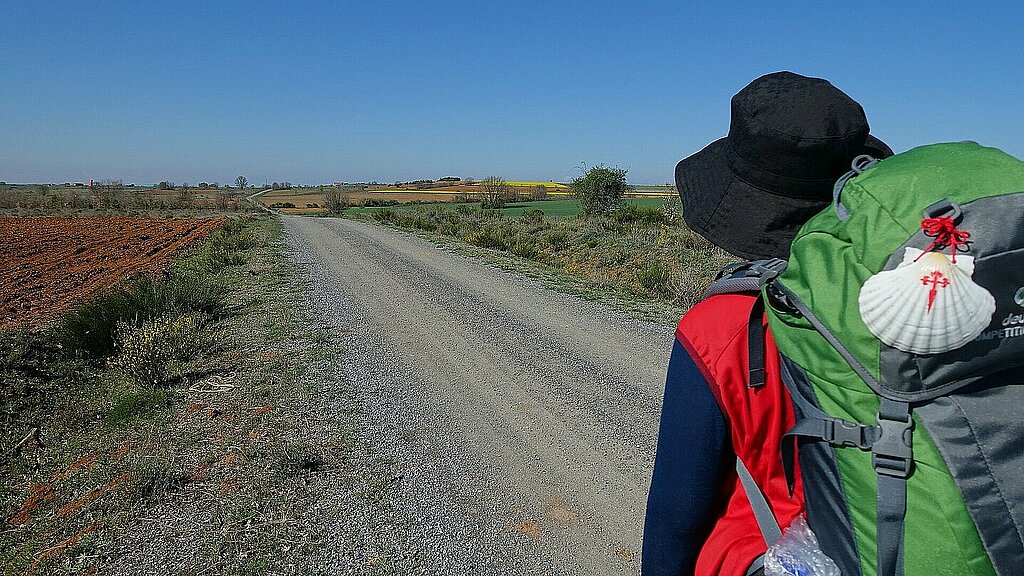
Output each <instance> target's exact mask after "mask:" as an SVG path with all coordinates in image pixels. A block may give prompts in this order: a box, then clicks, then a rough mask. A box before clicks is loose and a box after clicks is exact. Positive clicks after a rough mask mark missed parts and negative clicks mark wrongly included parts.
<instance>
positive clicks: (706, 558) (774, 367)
mask: <svg viewBox="0 0 1024 576" xmlns="http://www.w3.org/2000/svg"><path fill="white" fill-rule="evenodd" d="M868 131H869V127H868V122H867V119H866V118H865V116H864V112H863V110H862V108H861V107H860V105H859V104H857V103H856V102H855V101H854V100H852V99H851V98H850V97H849V96H847V95H846V94H844V93H843V92H841V91H840V90H838V89H837V88H835V87H834V86H832V85H831V84H830V83H829V82H827V81H825V80H822V79H817V78H808V77H804V76H800V75H798V74H794V73H791V72H778V73H773V74H768V75H766V76H762V77H760V78H758V79H756V80H754V81H753V82H751V83H750V84H749V85H747V86H746V87H745V88H743V89H742V90H741V91H740V92H739V93H737V94H736V95H735V96H734V97H733V98H732V114H731V124H730V128H729V134H728V136H726V137H725V138H722V139H720V140H717V141H715V142H712V143H711V144H709V145H708V146H707V147H705V148H704V149H703V150H701V151H700V152H698V153H696V154H693V155H692V156H689V157H688V158H685V159H683V160H682V161H680V162H679V164H678V165H677V166H676V170H675V175H676V188H677V190H678V192H679V195H680V198H681V200H682V206H683V214H684V218H685V220H686V222H687V224H688V225H689V226H690V228H691V229H692V230H694V231H695V232H697V233H698V234H700V235H702V236H704V237H705V238H707V239H708V240H710V241H711V242H712V243H714V244H716V245H718V246H719V247H721V248H723V249H725V250H726V251H728V252H730V253H732V254H734V255H736V256H739V257H742V258H746V259H750V260H758V259H771V258H786V257H787V256H788V255H789V250H790V243H791V241H792V240H793V238H794V236H795V235H796V233H797V231H798V229H799V228H800V227H801V225H803V224H804V222H806V221H807V220H808V219H809V218H811V217H812V216H813V215H815V214H816V213H818V212H820V211H822V210H823V209H824V208H826V207H828V206H830V204H831V202H832V200H833V186H834V184H835V183H836V181H837V180H838V179H839V178H840V177H841V176H843V175H844V174H845V173H847V172H848V171H849V170H850V166H851V162H852V161H853V159H854V158H856V157H858V156H859V155H862V154H867V155H870V156H871V157H874V158H878V159H881V158H886V157H888V156H891V155H892V151H891V150H890V149H889V147H888V146H886V145H885V143H883V142H882V141H880V140H878V139H877V138H874V137H873V136H871V135H869V133H868ZM766 265H770V264H766ZM756 289H757V284H756V281H755V284H754V285H753V290H756ZM748 290H751V288H748ZM759 302H760V299H759V298H758V297H757V294H756V292H753V291H750V292H746V293H727V294H719V295H713V296H710V297H708V298H706V299H705V300H704V301H702V302H700V303H699V304H697V305H696V306H694V307H693V309H691V310H690V311H689V312H688V313H687V314H686V315H685V316H684V317H683V318H682V320H681V321H680V323H679V327H678V329H677V331H676V341H675V343H674V347H673V350H672V356H671V360H670V362H669V367H668V375H667V380H666V385H665V396H664V404H663V409H662V416H661V425H660V432H659V437H658V447H657V455H656V460H655V464H654V473H653V478H652V481H651V488H650V494H649V497H648V502H647V516H646V520H645V525H644V541H643V556H642V571H643V574H644V575H645V576H655V575H661V574H666V575H668V574H671V575H680V574H696V575H698V576H702V575H724V576H734V575H735V576H743V575H745V574H756V573H760V570H761V568H760V557H761V555H762V554H763V553H764V552H765V550H766V548H767V544H766V543H765V539H764V537H763V536H762V531H761V528H760V527H759V525H758V517H757V516H756V515H755V510H754V509H753V508H752V507H751V503H750V500H748V498H747V494H746V492H745V491H744V487H743V486H744V484H743V480H742V479H741V477H740V475H739V474H738V472H737V466H736V462H737V457H739V459H740V460H741V461H742V462H743V463H744V465H745V466H744V467H743V468H742V470H743V471H749V474H750V476H751V480H752V481H753V482H754V483H756V485H757V487H759V489H760V491H761V492H762V493H763V494H764V496H765V498H766V499H767V501H768V502H769V503H770V506H771V512H774V516H775V519H776V520H777V523H778V525H779V526H781V529H782V530H785V529H786V528H787V527H788V526H789V525H790V523H791V522H792V521H793V520H794V519H796V518H797V517H798V516H799V515H800V514H801V513H802V511H803V508H804V501H803V490H802V487H801V485H800V478H799V473H798V472H797V474H796V478H795V482H796V485H795V489H794V491H793V495H792V497H791V496H790V492H789V490H788V486H787V479H786V476H785V474H784V470H783V464H782V460H781V458H780V456H779V445H780V441H781V439H782V436H783V434H784V433H785V432H787V430H789V428H790V427H791V426H792V425H793V423H794V412H793V408H792V406H791V402H790V398H789V394H788V392H787V391H786V389H785V387H784V386H783V384H782V383H781V381H780V377H779V356H778V353H777V351H776V348H775V344H774V342H773V339H772V336H771V334H769V333H768V331H767V330H766V329H765V322H764V314H763V310H764V309H763V307H762V306H761V305H760V304H759ZM748 327H749V330H748ZM748 350H749V351H750V352H751V353H752V354H757V353H759V355H758V357H756V358H755V357H752V358H751V359H750V361H749V362H748Z"/></svg>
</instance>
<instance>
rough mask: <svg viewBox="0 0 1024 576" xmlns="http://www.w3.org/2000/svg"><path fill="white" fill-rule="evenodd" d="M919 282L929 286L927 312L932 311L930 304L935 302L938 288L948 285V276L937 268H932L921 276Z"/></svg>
mask: <svg viewBox="0 0 1024 576" xmlns="http://www.w3.org/2000/svg"><path fill="white" fill-rule="evenodd" d="M921 284H924V285H925V286H931V289H930V290H928V312H931V311H932V305H933V304H935V297H936V296H938V295H939V288H945V287H947V286H949V278H946V275H945V274H943V273H942V272H939V271H938V270H933V271H932V272H931V273H930V274H928V275H927V276H925V277H923V278H921Z"/></svg>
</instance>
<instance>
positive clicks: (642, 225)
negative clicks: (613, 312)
mask: <svg viewBox="0 0 1024 576" xmlns="http://www.w3.org/2000/svg"><path fill="white" fill-rule="evenodd" d="M353 216H354V217H356V218H359V219H364V220H368V221H372V222H376V223H379V224H384V225H389V226H395V227H398V228H403V229H406V230H412V231H415V232H418V233H421V234H424V235H427V236H429V237H431V238H432V239H434V240H435V241H439V242H442V243H445V244H447V245H448V246H451V247H455V248H456V249H461V250H463V251H469V252H473V253H474V254H476V255H478V256H481V257H483V258H485V259H486V260H489V261H490V262H492V263H495V264H498V265H500V266H502V267H505V268H511V269H517V270H520V271H523V272H525V273H527V274H528V275H530V276H532V277H535V278H538V279H541V280H542V281H544V282H545V283H547V284H548V285H550V286H553V287H555V288H558V289H561V290H563V291H568V292H571V293H574V294H577V295H580V296H583V297H586V298H589V299H592V300H601V301H605V302H608V303H611V304H613V305H616V304H617V305H620V307H625V308H628V309H630V310H632V311H634V312H639V313H640V314H641V315H643V316H646V317H651V318H657V319H660V320H663V321H668V322H675V321H676V320H678V317H679V315H680V314H681V313H682V312H684V311H685V310H686V309H688V308H689V307H690V306H692V305H693V304H694V303H696V302H697V301H698V300H699V298H700V295H701V293H702V292H703V290H704V288H705V287H706V286H707V285H708V284H709V283H710V282H711V280H712V279H713V278H714V276H715V274H716V273H717V272H718V271H719V270H720V269H721V268H722V266H724V265H725V264H726V263H728V262H730V261H732V260H735V258H733V257H732V256H730V255H729V254H727V253H725V252H724V251H722V250H720V249H719V248H717V247H715V246H714V245H712V244H711V243H709V242H708V241H706V240H704V239H703V238H702V237H700V236H699V235H697V234H695V233H693V232H692V231H691V230H690V229H689V228H687V227H686V225H685V224H684V223H683V222H682V218H681V216H680V214H679V210H678V201H676V200H673V201H671V202H665V203H663V204H662V205H660V206H658V207H651V206H642V205H635V204H627V205H626V206H625V207H623V208H622V209H619V210H617V211H615V212H612V213H611V214H608V215H600V216H595V215H589V216H588V215H577V216H575V217H571V218H556V217H550V216H548V215H546V214H544V213H542V212H541V211H539V210H527V211H525V212H522V213H520V214H518V215H517V216H511V217H510V216H507V215H506V214H505V213H503V212H501V211H497V210H480V209H477V208H472V207H469V206H465V205H460V206H457V207H455V208H454V209H440V208H420V209H416V210H394V209H386V208H385V209H378V210H376V211H375V212H373V213H371V214H354V215H353ZM459 244H463V245H469V246H472V247H474V248H475V250H467V249H466V248H465V247H460V246H459Z"/></svg>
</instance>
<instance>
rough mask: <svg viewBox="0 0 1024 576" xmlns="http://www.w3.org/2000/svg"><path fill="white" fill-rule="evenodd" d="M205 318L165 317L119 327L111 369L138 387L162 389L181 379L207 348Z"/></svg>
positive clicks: (199, 316) (191, 316)
mask: <svg viewBox="0 0 1024 576" xmlns="http://www.w3.org/2000/svg"><path fill="white" fill-rule="evenodd" d="M206 323H207V320H206V318H204V317H203V315H201V314H199V313H189V314H184V315H181V316H177V315H174V314H165V315H162V316H158V317H156V318H151V319H149V320H146V321H144V322H143V323H142V324H140V325H138V326H135V325H133V324H131V323H128V322H123V323H121V324H119V325H118V329H117V331H116V334H115V347H116V350H117V354H116V355H115V357H114V358H113V360H111V366H113V367H114V368H115V369H116V370H118V371H119V372H120V373H121V374H122V375H123V376H124V377H125V378H126V379H127V380H128V381H129V382H131V383H133V384H135V385H136V386H145V387H160V386H164V385H165V384H167V383H169V382H172V381H174V380H177V379H180V378H181V377H183V376H184V375H185V374H187V373H188V371H187V364H188V361H189V360H191V359H192V358H193V357H194V356H195V355H196V354H197V353H198V352H199V351H200V350H201V349H202V348H204V347H205V344H206V341H207V339H208V338H207V337H206V335H205V332H204V328H205V325H206Z"/></svg>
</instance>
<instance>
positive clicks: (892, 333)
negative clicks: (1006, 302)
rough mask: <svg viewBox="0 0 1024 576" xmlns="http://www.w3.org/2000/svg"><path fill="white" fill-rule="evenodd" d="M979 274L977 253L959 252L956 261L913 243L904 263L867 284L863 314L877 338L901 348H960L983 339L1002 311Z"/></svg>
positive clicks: (929, 351)
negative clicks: (981, 283)
mask: <svg viewBox="0 0 1024 576" xmlns="http://www.w3.org/2000/svg"><path fill="white" fill-rule="evenodd" d="M918 258H920V259H918ZM915 260H916V261H915ZM973 274H974V258H973V257H971V256H964V255H961V254H958V255H957V257H956V263H955V264H954V263H953V262H952V260H951V259H950V257H949V255H947V254H943V253H941V252H929V253H927V254H924V253H923V251H921V250H918V249H917V248H907V249H906V252H905V253H904V254H903V262H901V263H900V265H899V266H897V267H896V268H895V269H893V270H885V271H882V272H879V273H878V274H875V275H874V276H872V277H871V278H868V280H867V282H865V283H864V286H863V288H861V290H860V298H859V299H858V303H859V304H860V317H861V318H862V319H863V320H864V323H865V324H867V327H868V330H870V331H871V333H872V334H874V335H875V337H876V338H878V339H879V340H881V341H882V342H884V343H886V344H888V345H889V346H892V347H893V348H896V349H898V350H903V351H904V352H910V353H913V354H938V353H939V352H948V351H949V350H954V349H956V348H959V347H961V346H963V345H964V344H967V343H968V342H970V341H971V340H974V339H975V338H977V337H978V335H979V334H981V333H982V332H983V331H984V330H985V328H986V327H988V325H989V323H990V322H991V321H992V314H994V313H995V311H996V300H995V298H994V297H993V296H992V294H991V293H989V291H988V290H986V289H985V288H983V287H981V286H979V285H978V284H975V283H974V281H973V280H972V279H971V276H972V275H973Z"/></svg>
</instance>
